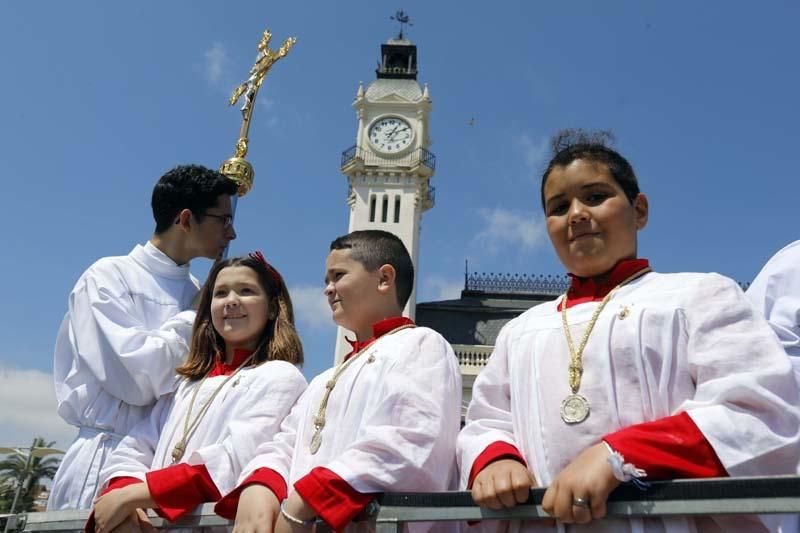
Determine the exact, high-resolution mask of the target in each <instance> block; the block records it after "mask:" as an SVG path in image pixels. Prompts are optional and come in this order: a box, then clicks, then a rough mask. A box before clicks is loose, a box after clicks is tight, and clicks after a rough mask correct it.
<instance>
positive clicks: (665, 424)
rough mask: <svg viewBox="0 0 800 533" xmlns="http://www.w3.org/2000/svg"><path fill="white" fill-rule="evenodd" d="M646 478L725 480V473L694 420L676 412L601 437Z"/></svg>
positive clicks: (726, 473)
mask: <svg viewBox="0 0 800 533" xmlns="http://www.w3.org/2000/svg"><path fill="white" fill-rule="evenodd" d="M603 440H604V441H606V442H607V443H608V445H609V446H611V447H612V448H613V449H614V450H615V451H617V452H619V453H621V454H622V456H623V457H625V462H626V463H631V464H633V465H635V466H636V467H637V468H641V469H643V470H644V471H646V472H647V479H681V478H699V477H726V476H727V475H728V472H726V471H725V467H724V466H722V463H721V462H720V460H719V457H717V454H716V452H714V448H712V447H711V444H709V442H708V440H706V438H705V436H704V435H703V433H702V432H701V431H700V428H698V427H697V424H695V423H694V420H692V418H691V417H690V416H689V415H688V414H686V413H680V414H677V415H674V416H668V417H665V418H661V419H659V420H654V421H653V422H645V423H643V424H635V425H633V426H628V427H626V428H624V429H621V430H619V431H617V432H615V433H611V434H609V435H606V436H605V437H603Z"/></svg>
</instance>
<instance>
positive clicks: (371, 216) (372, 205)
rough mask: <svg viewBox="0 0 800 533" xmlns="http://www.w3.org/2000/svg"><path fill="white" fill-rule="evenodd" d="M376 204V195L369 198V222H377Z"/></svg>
mask: <svg viewBox="0 0 800 533" xmlns="http://www.w3.org/2000/svg"><path fill="white" fill-rule="evenodd" d="M375 202H376V198H375V195H374V194H373V195H371V196H370V197H369V221H370V222H375Z"/></svg>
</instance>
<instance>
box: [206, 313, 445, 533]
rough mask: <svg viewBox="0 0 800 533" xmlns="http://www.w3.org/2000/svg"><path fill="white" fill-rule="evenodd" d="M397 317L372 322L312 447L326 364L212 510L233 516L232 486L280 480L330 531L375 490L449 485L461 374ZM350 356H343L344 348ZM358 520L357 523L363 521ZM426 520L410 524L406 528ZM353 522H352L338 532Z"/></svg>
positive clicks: (429, 334)
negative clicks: (369, 333) (317, 444)
mask: <svg viewBox="0 0 800 533" xmlns="http://www.w3.org/2000/svg"><path fill="white" fill-rule="evenodd" d="M407 324H413V323H412V322H411V321H410V320H408V319H405V318H401V317H397V318H391V319H386V320H383V321H381V322H378V323H377V324H375V325H374V326H373V332H374V335H375V337H373V338H372V339H369V340H368V341H364V342H361V343H355V345H354V350H353V353H351V354H350V355H351V356H352V355H353V354H354V353H356V352H357V351H358V350H360V349H363V348H364V347H366V346H368V347H367V348H366V350H365V351H363V352H362V353H361V354H360V355H359V356H358V359H357V360H355V361H354V362H353V364H352V365H351V366H350V367H349V368H347V369H346V370H345V371H344V372H343V373H342V374H341V376H340V377H339V379H338V381H337V383H336V386H335V388H334V389H333V392H332V393H331V396H330V399H329V402H328V405H327V416H326V421H325V425H324V429H323V430H322V433H321V437H322V441H321V446H320V448H319V451H318V452H317V453H316V454H313V453H312V452H311V450H310V444H311V439H312V435H313V433H314V420H315V417H316V416H317V410H318V408H319V406H320V402H321V400H322V398H323V395H324V393H325V390H326V384H327V383H328V380H330V379H331V376H332V374H333V369H330V370H328V371H326V372H323V373H322V374H321V375H319V376H317V377H316V378H314V380H313V381H312V382H311V383H310V384H309V387H308V389H307V390H306V392H305V393H304V394H303V395H302V396H301V397H300V399H299V400H298V402H297V405H296V406H295V407H294V409H292V411H291V413H290V415H289V416H288V417H287V418H286V420H285V421H284V423H283V425H282V426H281V432H280V433H279V434H278V435H277V436H276V437H275V439H274V440H273V441H272V442H264V443H263V445H262V446H260V447H259V448H258V450H257V455H256V457H255V458H254V459H253V460H252V461H251V462H250V463H249V464H248V465H247V466H246V467H245V468H244V471H243V473H242V476H241V480H240V484H239V488H238V489H237V490H236V491H234V492H233V493H231V494H229V495H228V496H226V497H225V498H223V499H222V500H221V501H220V502H219V503H218V504H217V507H216V510H217V512H218V513H219V514H220V515H222V516H226V517H229V518H233V517H234V515H235V513H236V509H237V505H238V499H239V494H240V492H241V490H242V489H243V488H244V487H245V486H246V485H249V484H251V483H259V484H262V485H266V486H267V487H269V488H270V489H271V490H272V492H274V493H275V495H276V496H277V498H278V499H279V500H283V499H284V498H285V497H286V495H287V485H288V486H289V487H291V486H293V487H294V490H296V491H297V492H298V493H299V495H300V496H301V497H302V498H303V499H304V500H305V501H306V502H307V503H308V504H309V505H310V506H311V507H313V508H314V510H315V511H316V512H317V513H318V516H319V517H320V518H322V519H323V520H324V521H325V522H327V523H328V525H330V526H331V527H332V528H333V529H335V530H336V531H340V530H342V529H344V528H345V527H346V526H347V525H348V524H349V523H350V522H351V521H352V520H353V518H354V517H355V516H356V515H358V514H359V513H360V512H361V511H362V510H363V509H364V508H365V507H366V506H367V504H368V503H369V502H370V500H371V499H372V493H378V492H384V491H404V490H405V491H411V490H413V491H443V490H448V489H453V488H455V484H456V481H457V474H456V471H455V455H454V450H455V442H456V436H457V434H458V431H459V425H460V405H461V373H460V370H459V366H458V360H457V358H456V356H455V355H454V353H453V351H452V348H451V347H450V345H449V344H448V343H447V341H445V340H444V338H442V336H441V335H439V334H438V333H436V332H435V331H433V330H431V329H428V328H422V327H417V328H409V329H403V330H400V331H397V332H395V333H391V334H389V335H385V336H384V334H386V333H387V332H390V331H391V330H393V329H395V328H397V327H399V326H403V325H407ZM348 357H349V356H348ZM361 526H365V524H364V523H362V524H361ZM430 527H431V526H430V525H428V526H426V525H424V524H415V525H412V526H411V527H410V529H411V530H413V531H421V530H426V529H429V528H430ZM354 530H358V523H355V524H350V526H347V531H354Z"/></svg>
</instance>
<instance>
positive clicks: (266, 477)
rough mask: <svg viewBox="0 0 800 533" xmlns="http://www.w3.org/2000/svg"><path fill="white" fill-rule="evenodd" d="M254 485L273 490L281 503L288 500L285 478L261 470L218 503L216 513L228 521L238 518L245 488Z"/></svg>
mask: <svg viewBox="0 0 800 533" xmlns="http://www.w3.org/2000/svg"><path fill="white" fill-rule="evenodd" d="M254 483H255V484H258V485H264V486H265V487H267V488H268V489H269V490H271V491H272V492H273V493H274V494H275V496H276V497H277V498H278V501H279V502H280V501H283V500H285V499H286V481H285V480H284V479H283V476H281V475H280V474H279V473H277V472H276V471H275V470H272V469H271V468H259V469H258V470H256V471H255V472H253V473H252V474H250V476H248V477H247V479H245V480H244V481H242V482H241V483H240V484H239V486H238V487H236V488H235V489H233V490H232V491H231V492H230V494H226V495H225V497H224V498H222V499H221V500H220V501H219V502H217V505H215V506H214V512H215V513H217V514H218V515H219V516H221V517H223V518H227V519H228V520H233V519H234V518H236V509H238V508H239V496H241V494H242V491H243V490H244V489H245V487H247V486H248V485H252V484H254Z"/></svg>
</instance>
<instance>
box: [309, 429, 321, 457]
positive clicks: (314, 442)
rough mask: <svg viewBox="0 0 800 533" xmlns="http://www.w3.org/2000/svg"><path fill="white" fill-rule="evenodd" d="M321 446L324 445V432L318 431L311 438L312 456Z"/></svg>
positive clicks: (310, 449)
mask: <svg viewBox="0 0 800 533" xmlns="http://www.w3.org/2000/svg"><path fill="white" fill-rule="evenodd" d="M321 445H322V432H321V431H319V430H317V431H315V432H314V435H313V436H312V437H311V444H310V445H309V447H308V449H309V451H310V452H311V455H314V454H315V453H317V452H318V451H319V447H320V446H321Z"/></svg>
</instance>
